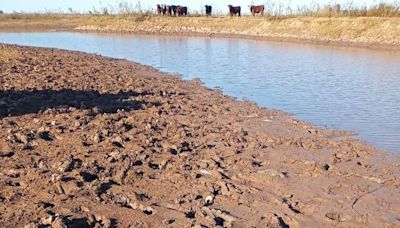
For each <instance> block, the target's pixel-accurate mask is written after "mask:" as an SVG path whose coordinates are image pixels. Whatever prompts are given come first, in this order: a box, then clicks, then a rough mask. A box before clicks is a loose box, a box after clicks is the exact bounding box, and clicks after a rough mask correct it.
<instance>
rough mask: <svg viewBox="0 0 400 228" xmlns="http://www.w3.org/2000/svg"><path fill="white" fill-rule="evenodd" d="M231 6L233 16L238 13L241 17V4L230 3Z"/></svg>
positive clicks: (230, 11) (230, 13)
mask: <svg viewBox="0 0 400 228" xmlns="http://www.w3.org/2000/svg"><path fill="white" fill-rule="evenodd" d="M228 7H229V15H230V16H231V17H232V16H234V15H236V14H237V15H238V16H239V17H240V10H241V7H240V6H232V5H228Z"/></svg>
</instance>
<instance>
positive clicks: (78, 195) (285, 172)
mask: <svg viewBox="0 0 400 228" xmlns="http://www.w3.org/2000/svg"><path fill="white" fill-rule="evenodd" d="M8 47H11V48H13V49H15V50H16V51H17V52H18V53H19V55H18V56H19V57H18V58H17V59H15V60H12V61H6V62H2V63H1V65H0V66H1V67H0V202H1V204H0V226H1V227H10V226H16V225H20V226H25V225H29V227H36V226H40V225H52V226H57V225H58V226H62V225H69V226H79V227H84V226H95V225H96V224H98V225H101V226H108V227H111V226H114V225H116V226H118V227H128V226H129V225H132V226H153V227H160V226H176V227H188V226H196V225H197V226H200V225H204V226H208V227H214V226H217V225H222V226H226V227H229V226H234V227H237V226H239V227H242V226H243V227H250V226H256V227H265V226H270V227H287V226H290V227H321V226H339V227H349V226H352V227H365V226H370V227H382V226H387V227H395V226H399V224H400V223H399V220H400V219H399V217H398V215H399V214H400V191H399V186H400V185H399V180H398V177H399V167H400V163H399V157H398V156H397V155H394V154H386V153H384V152H381V151H378V150H376V149H374V148H371V147H370V146H368V145H366V144H363V143H361V142H358V141H356V140H353V139H351V138H347V137H342V138H340V139H338V138H337V137H338V136H345V135H346V133H345V132H339V131H334V130H327V129H319V128H316V127H314V126H312V125H310V124H307V123H304V122H302V121H298V120H294V119H292V118H291V117H290V116H289V115H287V114H286V113H283V112H280V111H276V110H269V109H264V108H259V107H257V106H256V105H255V104H253V103H250V102H242V101H237V100H235V99H233V98H231V97H227V96H224V95H223V94H221V92H220V91H218V90H211V89H208V88H206V87H204V86H202V85H201V82H199V81H197V80H192V81H184V80H181V79H180V78H179V77H178V76H173V75H167V74H164V73H162V72H159V71H157V70H156V69H154V68H151V67H148V66H143V65H140V64H136V63H132V62H128V61H125V60H119V59H111V58H105V57H101V56H96V55H88V54H84V53H80V52H70V51H62V50H56V49H44V48H32V47H21V46H8Z"/></svg>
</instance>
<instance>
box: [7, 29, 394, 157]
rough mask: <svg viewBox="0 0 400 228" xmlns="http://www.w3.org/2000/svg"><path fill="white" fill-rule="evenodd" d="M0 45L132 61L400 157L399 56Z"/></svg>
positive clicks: (230, 46)
mask: <svg viewBox="0 0 400 228" xmlns="http://www.w3.org/2000/svg"><path fill="white" fill-rule="evenodd" d="M0 42H5V43H16V44H21V45H30V46H41V47H56V48H63V49H70V50H79V51H85V52H89V53H97V54H101V55H106V56H112V57H118V58H126V59H129V60H133V61H136V62H140V63H143V64H148V65H152V66H154V67H157V68H159V69H161V70H163V71H167V72H173V73H174V72H178V73H180V74H182V75H183V77H184V78H185V79H191V78H200V79H201V80H202V81H204V82H205V84H206V85H207V86H209V87H220V88H222V90H223V91H224V92H225V93H226V94H228V95H231V96H235V97H238V98H240V99H243V98H247V99H249V100H252V101H255V102H257V103H258V104H259V105H260V106H265V107H271V108H276V109H281V110H284V111H287V112H290V113H293V114H294V115H295V117H296V118H299V119H302V120H306V121H309V122H312V123H314V124H316V125H319V126H322V127H329V128H338V129H344V130H349V131H354V132H357V133H358V134H359V138H361V139H363V140H366V141H367V142H369V143H370V144H373V145H375V146H377V147H378V148H382V149H386V150H388V151H394V152H400V53H399V52H391V51H387V50H385V51H383V50H368V49H360V48H338V47H327V46H312V45H302V44H288V43H273V42H265V41H249V40H234V39H209V38H182V37H179V38H177V37H165V36H163V37H157V36H134V35H109V34H108V35H99V34H81V33H0Z"/></svg>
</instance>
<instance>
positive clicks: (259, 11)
mask: <svg viewBox="0 0 400 228" xmlns="http://www.w3.org/2000/svg"><path fill="white" fill-rule="evenodd" d="M249 8H250V12H251V14H253V17H254V16H255V15H256V14H260V15H261V16H264V5H258V6H255V5H250V6H249Z"/></svg>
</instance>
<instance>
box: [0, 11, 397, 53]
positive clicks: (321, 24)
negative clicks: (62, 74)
mask: <svg viewBox="0 0 400 228" xmlns="http://www.w3.org/2000/svg"><path fill="white" fill-rule="evenodd" d="M399 24H400V18H398V17H293V18H282V19H276V18H267V17H242V18H229V17H223V16H219V17H179V18H178V17H161V16H151V15H127V16H105V15H103V16H92V15H24V14H17V15H3V16H0V31H45V30H57V29H59V30H65V29H69V30H71V29H73V30H76V31H90V32H124V33H140V34H167V35H184V36H186V35H190V36H193V35H194V36H214V37H232V38H246V39H259V40H273V41H284V42H287V41H289V42H304V43H314V44H324V45H328V44H329V45H340V46H357V47H371V48H385V49H395V50H400V26H399Z"/></svg>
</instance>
